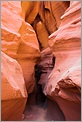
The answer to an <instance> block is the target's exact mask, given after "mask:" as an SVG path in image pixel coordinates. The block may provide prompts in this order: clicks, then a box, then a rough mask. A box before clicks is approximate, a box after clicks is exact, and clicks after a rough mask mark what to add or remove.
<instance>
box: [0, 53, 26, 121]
mask: <svg viewBox="0 0 82 122" xmlns="http://www.w3.org/2000/svg"><path fill="white" fill-rule="evenodd" d="M1 56H2V62H1V76H2V88H1V119H2V121H10V120H12V121H13V120H22V114H23V112H24V109H25V105H26V101H27V92H26V87H25V82H24V78H23V73H22V69H21V67H20V65H19V64H18V62H17V61H16V60H14V59H12V58H10V57H9V56H7V55H6V54H4V53H3V52H2V53H1Z"/></svg>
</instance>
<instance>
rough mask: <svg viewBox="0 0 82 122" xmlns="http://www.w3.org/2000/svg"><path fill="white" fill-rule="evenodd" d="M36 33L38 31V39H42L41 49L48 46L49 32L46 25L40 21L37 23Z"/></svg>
mask: <svg viewBox="0 0 82 122" xmlns="http://www.w3.org/2000/svg"><path fill="white" fill-rule="evenodd" d="M36 33H37V36H38V39H39V41H40V44H41V50H43V49H45V48H47V47H48V36H49V34H48V32H47V30H46V28H45V26H44V24H43V23H42V22H41V21H39V22H38V23H37V24H36Z"/></svg>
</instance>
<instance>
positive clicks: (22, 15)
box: [1, 1, 81, 121]
mask: <svg viewBox="0 0 82 122" xmlns="http://www.w3.org/2000/svg"><path fill="white" fill-rule="evenodd" d="M1 36H2V37H1V40H2V41H1V45H2V52H4V53H5V54H7V55H8V56H10V57H11V58H13V59H15V60H16V61H17V62H18V63H19V64H20V66H21V68H22V72H23V78H24V82H25V86H26V90H27V93H28V94H30V93H32V92H33V90H34V87H35V84H36V83H35V82H36V81H35V80H36V78H35V66H36V64H38V65H39V66H40V67H41V69H40V70H41V72H42V74H41V77H40V80H39V81H38V84H39V85H40V84H41V85H42V89H43V92H44V94H45V95H46V96H48V97H49V98H50V99H52V100H53V101H56V102H57V103H58V105H59V107H60V109H61V110H62V112H63V113H64V116H65V120H70V121H72V120H73V121H76V120H78V121H79V120H81V59H80V58H81V4H80V2H79V1H70V2H69V1H54V2H53V1H38V2H36V1H28V2H27V1H13V2H11V1H2V2H1ZM5 54H4V55H5ZM53 56H54V57H55V60H54V64H53ZM9 59H10V58H9ZM13 59H12V60H13ZM16 61H15V62H16ZM5 62H7V61H5ZM5 64H6V63H5ZM7 65H8V66H9V64H7ZM11 65H12V67H13V66H14V64H11ZM10 67H11V66H10ZM14 68H15V67H14ZM4 69H5V68H4ZM10 69H11V68H10ZM6 70H8V69H7V68H6ZM6 70H4V71H6ZM11 70H12V69H11ZM9 71H10V70H9ZM12 73H13V72H10V74H12ZM2 77H3V74H2ZM8 77H9V75H7V74H6V79H8ZM12 79H13V77H12ZM12 79H10V82H11V80H12ZM18 79H20V78H18ZM14 80H15V79H13V82H12V83H14ZM10 82H9V83H10ZM17 83H18V82H17ZM4 87H5V85H3V89H5V88H4ZM3 91H4V90H3ZM8 92H9V91H8ZM3 93H4V92H3ZM4 95H6V93H5V94H4ZM4 95H2V96H4ZM7 97H8V98H9V96H7ZM5 102H6V101H5ZM15 102H16V100H15V101H14V103H15ZM23 102H25V99H24V101H23ZM23 102H22V101H21V102H20V104H23ZM3 103H4V102H3ZM14 103H13V104H12V105H13V106H15V104H14ZM54 103H55V102H54ZM8 104H11V101H9V103H8ZM8 104H2V107H3V108H4V107H5V106H6V107H8V106H7V105H8ZM20 104H19V105H20ZM19 105H18V107H19ZM23 105H24V106H25V103H24V104H23ZM20 106H21V107H23V108H21V107H19V108H21V110H19V109H18V111H17V112H18V113H19V115H17V116H16V117H18V118H16V120H19V119H20V118H21V117H20V116H21V114H22V112H23V109H24V106H22V105H20ZM14 108H15V107H14ZM15 109H16V108H15ZM54 109H55V108H54ZM48 110H49V109H48ZM19 111H21V112H19ZM3 112H4V111H3ZM9 112H10V113H12V109H9ZM4 113H5V112H4ZM50 113H51V112H50ZM7 115H8V114H4V117H5V118H7V117H8V116H7ZM13 115H14V114H13ZM13 115H12V116H13ZM13 118H14V117H13ZM10 119H11V118H10ZM51 119H52V118H51ZM51 119H50V120H51ZM7 120H8V118H7ZM11 120H12V119H11Z"/></svg>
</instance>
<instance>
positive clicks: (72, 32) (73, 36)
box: [44, 1, 81, 121]
mask: <svg viewBox="0 0 82 122" xmlns="http://www.w3.org/2000/svg"><path fill="white" fill-rule="evenodd" d="M70 18H71V19H70ZM80 27H81V3H80V2H77V1H75V2H73V3H72V4H71V5H70V7H69V8H68V9H67V10H66V12H65V13H64V15H63V16H62V17H61V25H60V27H59V29H58V30H57V31H56V32H54V33H53V34H52V35H50V37H49V45H50V47H51V49H52V51H53V54H54V56H55V57H56V64H55V68H54V69H53V71H52V72H51V74H50V76H49V77H48V81H47V83H46V85H45V88H44V93H45V94H46V95H48V96H50V97H51V98H52V99H54V100H56V101H57V102H58V104H59V106H60V108H61V109H62V111H63V113H64V114H65V118H66V120H71V121H72V120H80V119H81V115H80V112H81V108H80V107H81V79H80V78H81V59H80V58H81V29H80ZM60 101H61V102H60ZM66 101H67V102H66ZM64 103H65V104H64ZM71 103H72V104H71ZM63 104H64V106H63ZM68 104H69V105H68ZM67 105H68V106H67ZM65 108H66V109H65ZM70 108H71V109H72V111H71V109H70ZM76 115H77V116H76Z"/></svg>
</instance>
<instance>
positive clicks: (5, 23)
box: [1, 1, 40, 93]
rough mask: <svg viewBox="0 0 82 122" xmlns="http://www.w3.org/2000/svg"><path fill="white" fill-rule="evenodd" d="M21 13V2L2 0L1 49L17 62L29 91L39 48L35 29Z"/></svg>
mask: <svg viewBox="0 0 82 122" xmlns="http://www.w3.org/2000/svg"><path fill="white" fill-rule="evenodd" d="M27 5H28V4H27ZM23 14H25V13H23V9H22V6H21V2H18V1H16V2H11V1H8V2H7V1H2V13H1V17H2V18H1V19H2V21H1V28H2V51H3V52H4V53H6V54H7V55H9V56H10V57H12V58H14V59H16V60H17V61H18V62H19V64H20V65H21V67H22V70H23V75H24V80H25V83H26V88H27V91H28V93H31V92H32V91H33V88H34V84H35V79H34V66H35V64H36V60H37V58H38V57H40V50H39V44H38V40H37V37H36V34H35V31H34V30H33V28H32V26H31V25H30V24H28V23H26V22H25V20H24V19H23V17H22V16H23Z"/></svg>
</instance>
